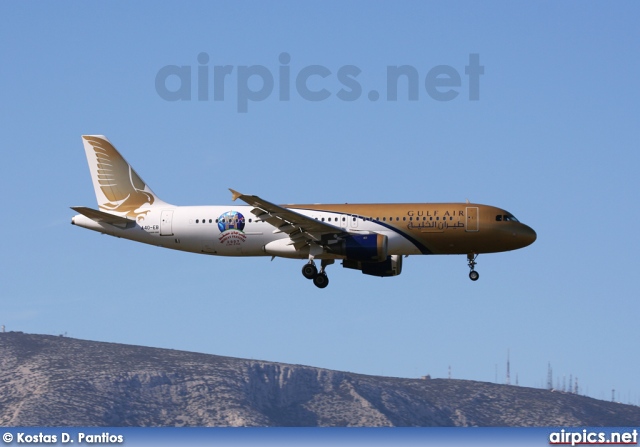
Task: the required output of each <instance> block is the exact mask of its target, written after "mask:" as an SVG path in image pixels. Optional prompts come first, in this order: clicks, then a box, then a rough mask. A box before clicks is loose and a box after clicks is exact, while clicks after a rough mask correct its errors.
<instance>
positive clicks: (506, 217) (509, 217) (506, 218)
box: [496, 214, 520, 222]
mask: <svg viewBox="0 0 640 447" xmlns="http://www.w3.org/2000/svg"><path fill="white" fill-rule="evenodd" d="M496 222H520V221H519V220H518V219H516V218H515V216H514V215H513V214H498V215H497V216H496Z"/></svg>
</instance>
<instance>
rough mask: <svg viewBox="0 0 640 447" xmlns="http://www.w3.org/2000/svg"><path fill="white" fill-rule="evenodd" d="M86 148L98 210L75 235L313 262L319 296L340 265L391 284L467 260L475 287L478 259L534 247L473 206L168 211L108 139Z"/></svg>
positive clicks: (494, 214) (516, 225)
mask: <svg viewBox="0 0 640 447" xmlns="http://www.w3.org/2000/svg"><path fill="white" fill-rule="evenodd" d="M82 141H83V144H84V149H85V153H86V156H87V161H88V163H89V170H90V172H91V178H92V181H93V187H94V190H95V194H96V198H97V201H98V209H94V208H89V207H84V206H74V207H71V209H73V210H74V211H76V212H78V213H79V214H78V215H75V216H74V217H73V218H72V219H71V223H72V224H73V225H77V226H79V227H83V228H87V229H89V230H94V231H97V232H100V233H103V234H108V235H111V236H116V237H120V238H124V239H130V240H132V241H136V242H142V243H145V244H150V245H156V246H160V247H164V248H170V249H174V250H182V251H187V252H192V253H200V254H206V255H217V256H271V259H272V260H273V259H274V258H275V257H283V258H292V259H302V260H306V261H307V262H306V263H305V264H304V265H303V267H302V275H303V276H304V277H305V278H307V279H309V280H312V281H313V284H314V285H315V286H317V287H319V288H321V289H323V288H325V287H327V285H328V284H329V277H328V276H327V272H326V268H327V266H329V265H331V264H333V263H335V261H336V260H341V261H342V266H343V267H344V268H348V269H355V270H360V271H361V272H362V273H363V274H365V275H372V276H379V277H389V276H397V275H400V273H401V272H402V260H403V257H407V256H409V255H446V254H459V255H467V264H468V266H469V269H470V272H469V278H470V279H471V280H472V281H476V280H477V279H478V278H479V277H480V275H479V273H478V272H477V271H476V270H475V266H476V264H477V262H476V259H477V257H478V255H479V254H484V253H497V252H504V251H510V250H516V249H519V248H523V247H526V246H528V245H530V244H532V243H533V242H534V241H535V240H536V237H537V236H536V232H535V231H534V230H533V229H532V228H530V227H529V226H527V225H525V224H523V223H521V222H519V221H518V219H516V218H515V217H514V216H513V214H511V213H509V212H507V211H505V210H503V209H501V208H497V207H494V206H488V205H481V204H476V203H469V201H467V202H466V203H397V204H347V203H345V204H314V205H276V204H274V203H272V202H269V201H267V200H264V199H262V198H260V197H258V196H254V195H246V194H242V193H240V192H238V191H235V190H233V189H230V191H231V195H232V196H231V198H232V200H233V201H236V200H237V199H240V200H241V201H243V202H245V203H246V204H247V205H241V206H237V205H232V206H229V205H216V206H175V205H171V204H169V203H166V202H164V201H162V200H161V199H160V198H159V197H158V196H157V195H156V194H155V193H154V192H153V191H152V190H151V188H149V186H148V185H147V184H146V183H145V182H144V181H143V180H142V178H141V177H140V176H139V175H138V174H137V173H136V171H135V170H134V169H133V168H132V167H131V165H130V164H129V163H127V161H126V160H125V159H124V157H123V156H122V155H120V153H119V152H118V151H117V150H116V148H115V147H114V146H113V145H112V144H111V143H110V142H109V140H108V139H107V138H106V137H105V136H102V135H84V136H82ZM316 260H319V261H320V269H319V270H318V268H317V266H316V263H315V261H316Z"/></svg>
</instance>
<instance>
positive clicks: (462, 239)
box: [283, 203, 536, 254]
mask: <svg viewBox="0 0 640 447" xmlns="http://www.w3.org/2000/svg"><path fill="white" fill-rule="evenodd" d="M283 206H284V207H285V208H290V209H293V210H296V209H297V210H309V211H319V212H326V213H336V214H339V215H341V216H348V217H347V223H349V225H348V226H347V229H349V227H350V226H351V225H350V221H351V220H352V219H354V218H355V219H359V220H360V221H363V220H365V221H372V222H374V223H377V224H379V225H382V226H384V227H386V228H388V229H390V230H392V231H395V232H396V233H398V234H400V235H402V236H403V237H405V238H407V239H408V240H410V241H411V242H412V243H413V244H414V245H416V247H417V248H418V249H419V250H420V252H421V253H423V254H469V253H495V252H501V251H509V250H515V249H518V248H522V247H526V246H527V245H530V244H531V243H533V241H535V239H536V233H535V232H534V231H533V230H532V229H531V228H530V227H528V226H527V225H525V224H523V223H520V222H518V221H517V220H515V218H513V215H512V214H511V213H509V212H507V211H505V210H503V209H500V208H496V207H494V206H488V205H480V204H476V203H399V204H317V205H283ZM498 216H500V217H498ZM505 216H507V217H509V218H508V219H505Z"/></svg>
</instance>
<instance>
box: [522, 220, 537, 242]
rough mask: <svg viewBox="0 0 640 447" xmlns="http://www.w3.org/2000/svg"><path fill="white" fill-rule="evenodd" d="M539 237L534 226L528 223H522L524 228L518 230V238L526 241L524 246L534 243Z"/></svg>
mask: <svg viewBox="0 0 640 447" xmlns="http://www.w3.org/2000/svg"><path fill="white" fill-rule="evenodd" d="M537 238H538V235H537V234H536V232H535V231H534V230H533V228H531V227H530V226H528V225H525V224H522V228H521V229H520V231H519V232H518V239H520V240H522V242H524V245H523V247H526V246H527V245H531V244H533V243H534V242H535V240H536V239H537Z"/></svg>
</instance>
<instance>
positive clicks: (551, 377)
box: [547, 362, 553, 390]
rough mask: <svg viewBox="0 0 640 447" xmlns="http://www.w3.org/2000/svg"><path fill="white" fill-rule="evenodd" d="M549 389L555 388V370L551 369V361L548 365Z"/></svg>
mask: <svg viewBox="0 0 640 447" xmlns="http://www.w3.org/2000/svg"><path fill="white" fill-rule="evenodd" d="M547 389H548V390H552V389H553V371H552V369H551V362H549V364H548V366H547Z"/></svg>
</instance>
